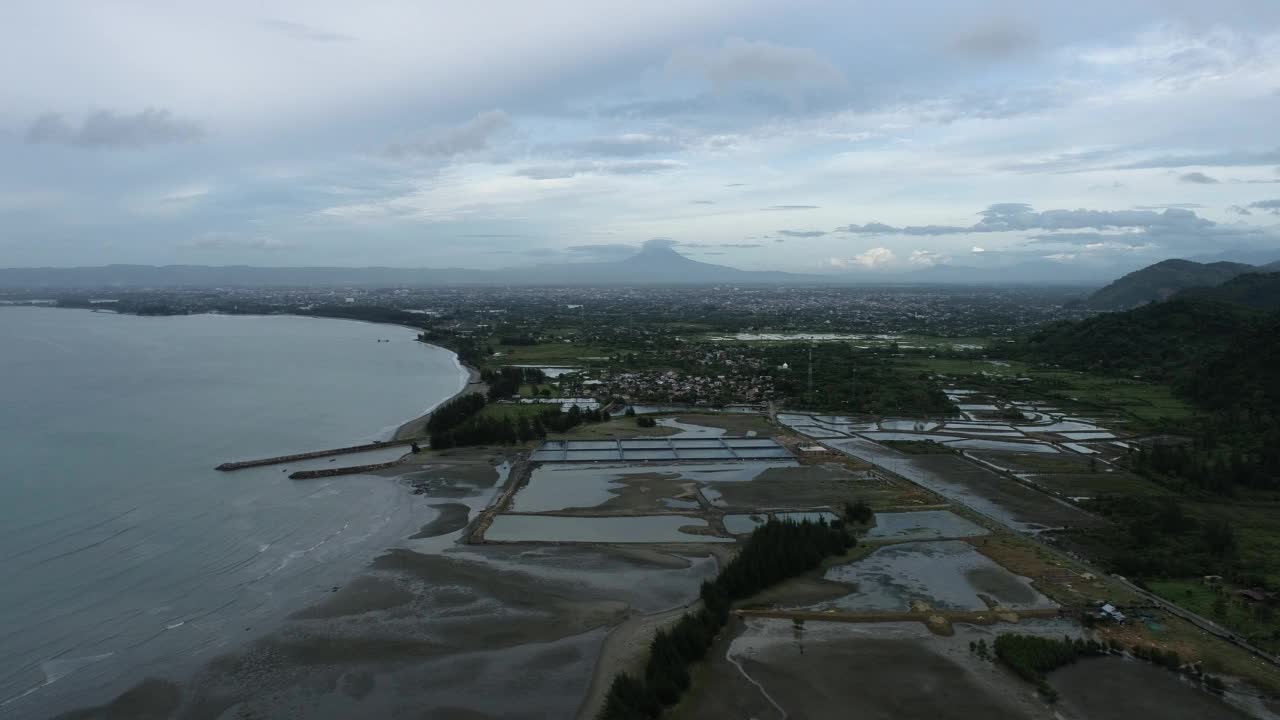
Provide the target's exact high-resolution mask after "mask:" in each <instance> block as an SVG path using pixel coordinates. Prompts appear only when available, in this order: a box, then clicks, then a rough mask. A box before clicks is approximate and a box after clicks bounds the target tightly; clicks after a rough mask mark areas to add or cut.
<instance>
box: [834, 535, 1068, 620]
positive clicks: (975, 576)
mask: <svg viewBox="0 0 1280 720" xmlns="http://www.w3.org/2000/svg"><path fill="white" fill-rule="evenodd" d="M825 578H826V579H827V580H831V581H834V582H838V583H844V584H846V585H849V586H850V587H852V588H853V591H852V592H850V593H849V594H848V595H846V596H844V597H842V598H839V599H836V600H832V601H830V602H827V603H823V604H821V606H820V608H822V609H827V608H832V609H840V610H851V611H856V610H908V609H910V608H911V607H912V605H913V603H920V602H923V603H925V604H927V605H928V606H929V607H932V608H935V609H945V610H986V609H988V608H990V607H993V606H997V605H998V606H1000V607H1005V608H1012V609H1020V608H1045V607H1056V604H1055V603H1054V602H1053V601H1052V600H1049V599H1048V598H1046V597H1045V596H1044V595H1041V594H1040V593H1039V592H1038V591H1037V590H1036V589H1035V588H1033V587H1032V586H1031V583H1030V582H1029V581H1028V580H1026V579H1025V578H1020V577H1018V576H1016V575H1014V574H1013V573H1011V572H1009V571H1008V570H1005V569H1004V568H1003V567H1001V566H1000V565H998V564H997V563H996V562H994V561H993V560H991V559H990V558H988V557H986V556H985V555H983V554H981V553H979V552H978V551H977V550H975V549H974V548H973V546H971V545H968V544H966V543H963V542H955V541H942V542H910V543H902V544H899V545H890V546H888V547H883V548H880V549H879V550H876V551H875V552H874V553H872V554H871V555H869V556H867V557H866V558H864V559H862V560H858V561H856V562H853V563H849V564H847V565H841V566H838V567H834V568H831V569H830V570H828V571H827V573H826V575H825Z"/></svg>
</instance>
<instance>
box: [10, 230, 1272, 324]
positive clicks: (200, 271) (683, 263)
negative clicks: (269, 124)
mask: <svg viewBox="0 0 1280 720" xmlns="http://www.w3.org/2000/svg"><path fill="white" fill-rule="evenodd" d="M1165 262H1166V263H1170V262H1172V263H1183V264H1185V265H1186V266H1189V267H1199V266H1200V264H1199V263H1194V262H1190V261H1186V260H1178V261H1165ZM1163 264H1164V263H1158V264H1157V265H1156V266H1152V267H1159V266H1160V265H1163ZM1220 265H1231V266H1232V267H1235V268H1240V269H1241V270H1240V272H1246V271H1249V270H1253V269H1255V268H1254V266H1250V265H1239V264H1235V263H1214V264H1213V265H1212V266H1211V267H1216V266H1220ZM1150 269H1151V268H1147V269H1145V270H1141V271H1138V273H1132V274H1131V275H1129V276H1126V278H1127V277H1132V276H1133V275H1138V274H1140V273H1143V272H1146V271H1147V270H1150ZM1158 274H1161V275H1163V274H1164V273H1158ZM1173 274H1176V273H1173ZM1236 274H1239V273H1238V272H1227V271H1221V272H1219V274H1218V275H1214V276H1213V277H1214V278H1215V279H1214V280H1213V281H1212V282H1211V281H1207V280H1203V279H1195V280H1180V281H1176V282H1174V281H1168V280H1165V281H1161V280H1152V281H1150V282H1149V283H1142V284H1145V285H1152V286H1153V288H1154V289H1153V290H1150V291H1147V292H1136V293H1128V294H1125V293H1119V295H1120V297H1119V299H1117V300H1114V301H1111V300H1106V299H1105V298H1106V297H1107V296H1106V295H1103V298H1104V299H1103V300H1100V301H1099V304H1100V306H1105V307H1100V309H1118V308H1123V307H1132V306H1133V305H1137V304H1141V303H1142V302H1149V301H1150V300H1152V299H1159V298H1160V297H1163V296H1164V295H1162V293H1163V292H1164V290H1165V289H1168V290H1169V292H1168V293H1165V295H1167V294H1171V293H1172V292H1176V291H1177V290H1181V289H1184V288H1187V287H1196V286H1201V285H1210V284H1217V283H1219V282H1223V281H1225V280H1227V279H1229V278H1230V277H1234V275H1236ZM1114 277H1115V275H1114V274H1113V273H1112V272H1108V271H1105V270H1100V269H1098V268H1096V267H1088V266H1076V265H1072V264H1068V263H1058V262H1053V261H1049V260H1036V261H1030V262H1026V263H1021V264H1018V265H1013V266H1007V267H990V268H981V267H966V266H961V265H935V266H933V267H929V268H923V269H920V270H915V271H911V272H902V273H886V272H878V271H871V270H865V271H854V272H845V273H832V274H801V273H788V272H780V271H768V270H764V271H759V270H739V269H737V268H733V267H729V266H726V265H716V264H713V263H706V262H701V261H698V260H693V259H691V258H688V257H685V256H684V255H681V254H680V253H678V252H676V251H675V250H674V249H672V248H670V247H668V246H664V245H658V244H650V245H646V246H645V247H643V248H642V249H640V251H639V252H637V253H636V254H635V255H634V256H632V257H630V258H627V259H625V260H619V261H613V262H591V263H558V264H541V265H534V266H531V267H527V268H508V269H503V270H471V269H465V268H392V267H359V268H348V267H251V266H248V265H227V266H209V265H163V266H156V265H106V266H100V267H72V268H7V269H5V268H0V288H8V289H24V290H42V289H48V290H57V289H69V288H81V289H104V290H105V289H112V288H119V289H130V288H132V289H137V288H175V287H204V288H210V287H431V286H441V287H444V286H504V285H508V286H509V285H524V286H531V285H532V286H536V285H554V286H570V285H581V286H589V285H709V284H728V283H732V284H741V285H876V284H880V285H886V284H910V285H953V284H954V285H1078V286H1081V287H1090V286H1092V287H1097V286H1099V285H1101V284H1103V283H1105V282H1107V281H1108V280H1111V279H1112V278H1114ZM1199 277H1200V276H1197V278H1199ZM1219 277H1220V279H1216V278H1219ZM1122 281H1123V279H1122ZM1122 281H1117V283H1119V282H1122ZM1104 291H1106V289H1104ZM1104 291H1100V292H1104ZM1113 294H1114V291H1113ZM1090 302H1091V303H1092V300H1091V301H1090Z"/></svg>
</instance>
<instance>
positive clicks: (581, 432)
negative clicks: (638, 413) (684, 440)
mask: <svg viewBox="0 0 1280 720" xmlns="http://www.w3.org/2000/svg"><path fill="white" fill-rule="evenodd" d="M678 432H680V431H679V430H676V429H675V428H669V427H650V428H642V427H639V426H637V425H636V419H635V418H629V417H623V416H618V417H615V418H613V419H612V420H609V421H608V422H601V423H587V424H585V425H579V426H578V427H576V428H573V429H572V430H570V431H569V432H567V433H552V434H550V435H548V436H547V437H548V439H551V440H624V439H626V438H634V437H666V436H667V435H675V434H676V433H678Z"/></svg>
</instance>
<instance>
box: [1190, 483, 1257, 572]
mask: <svg viewBox="0 0 1280 720" xmlns="http://www.w3.org/2000/svg"><path fill="white" fill-rule="evenodd" d="M1186 509H1187V512H1189V513H1190V514H1192V515H1194V516H1195V517H1197V518H1199V519H1200V520H1202V521H1204V520H1209V519H1220V520H1226V521H1227V522H1228V523H1230V524H1231V526H1232V528H1233V529H1234V530H1235V533H1236V542H1237V543H1238V545H1239V555H1240V563H1241V565H1242V566H1243V567H1245V568H1247V569H1248V570H1249V571H1250V572H1252V573H1256V574H1259V575H1264V576H1266V578H1267V579H1268V581H1269V582H1270V583H1272V584H1273V585H1280V522H1278V521H1277V518H1280V500H1278V499H1277V498H1276V497H1275V496H1273V495H1265V494H1261V493H1258V494H1252V495H1244V494H1242V495H1240V496H1238V497H1235V498H1231V499H1224V500H1217V501H1212V502H1210V501H1205V500H1191V501H1188V502H1187V503H1186Z"/></svg>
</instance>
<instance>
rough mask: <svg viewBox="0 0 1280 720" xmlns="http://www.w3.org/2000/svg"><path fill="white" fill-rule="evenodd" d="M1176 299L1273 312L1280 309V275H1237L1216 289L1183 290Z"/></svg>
mask: <svg viewBox="0 0 1280 720" xmlns="http://www.w3.org/2000/svg"><path fill="white" fill-rule="evenodd" d="M1177 297H1179V298H1182V299H1185V300H1211V301H1214V302H1220V303H1227V304H1230V305H1240V306H1243V307H1250V308H1254V309H1256V310H1275V309H1277V308H1280V273H1276V272H1270V273H1246V274H1244V275H1237V276H1236V277H1234V278H1232V279H1230V280H1228V281H1227V282H1225V283H1223V284H1221V285H1219V286H1217V287H1199V288H1191V289H1189V290H1183V291H1182V292H1180V293H1178V295H1177Z"/></svg>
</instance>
